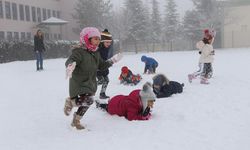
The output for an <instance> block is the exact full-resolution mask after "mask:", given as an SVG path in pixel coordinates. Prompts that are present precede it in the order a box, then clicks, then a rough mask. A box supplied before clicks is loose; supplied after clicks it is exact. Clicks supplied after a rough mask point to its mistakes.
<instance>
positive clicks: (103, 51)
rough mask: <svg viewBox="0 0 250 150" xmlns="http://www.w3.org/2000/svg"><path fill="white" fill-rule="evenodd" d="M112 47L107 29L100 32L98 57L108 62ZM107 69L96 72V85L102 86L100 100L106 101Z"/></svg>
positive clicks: (110, 36)
mask: <svg viewBox="0 0 250 150" xmlns="http://www.w3.org/2000/svg"><path fill="white" fill-rule="evenodd" d="M111 47H112V35H111V34H110V33H109V32H108V29H105V30H104V31H102V32H101V44H100V45H99V48H98V51H99V52H100V55H101V57H102V59H103V60H108V59H109V57H108V55H109V51H110V49H111ZM108 74H109V69H105V70H98V71H97V79H98V81H97V83H98V85H102V89H101V92H100V95H99V98H100V99H106V98H109V96H107V95H106V89H107V86H108V83H109V77H108Z"/></svg>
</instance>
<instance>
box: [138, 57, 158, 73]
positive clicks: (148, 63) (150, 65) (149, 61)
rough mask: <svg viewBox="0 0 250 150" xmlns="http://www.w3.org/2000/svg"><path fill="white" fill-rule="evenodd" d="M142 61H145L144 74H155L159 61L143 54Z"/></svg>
mask: <svg viewBox="0 0 250 150" xmlns="http://www.w3.org/2000/svg"><path fill="white" fill-rule="evenodd" d="M141 61H142V62H144V63H145V67H144V74H145V73H148V74H154V73H155V70H156V68H157V67H158V62H157V61H156V60H155V59H154V58H151V57H147V56H144V55H143V56H142V57H141Z"/></svg>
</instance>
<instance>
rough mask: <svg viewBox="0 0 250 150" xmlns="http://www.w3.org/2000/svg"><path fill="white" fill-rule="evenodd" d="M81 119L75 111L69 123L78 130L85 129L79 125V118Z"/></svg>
mask: <svg viewBox="0 0 250 150" xmlns="http://www.w3.org/2000/svg"><path fill="white" fill-rule="evenodd" d="M81 119H82V116H80V115H77V114H76V113H74V117H73V121H72V123H71V126H72V127H76V129H78V130H82V129H85V128H84V126H83V125H81V123H80V120H81Z"/></svg>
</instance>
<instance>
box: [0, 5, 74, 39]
mask: <svg viewBox="0 0 250 150" xmlns="http://www.w3.org/2000/svg"><path fill="white" fill-rule="evenodd" d="M76 2H77V0H0V40H3V39H5V40H26V39H33V35H34V34H35V33H36V31H37V29H38V28H41V29H42V30H43V31H44V33H45V39H49V40H58V39H63V40H78V38H79V34H76V33H74V32H73V30H72V29H73V28H76V27H77V23H76V21H75V20H74V19H73V18H72V14H73V13H74V6H75V5H76ZM50 17H56V18H60V19H62V20H66V21H68V23H67V24H66V25H60V26H58V25H57V26H55V25H54V26H49V25H45V26H41V25H40V23H41V22H42V21H44V20H47V19H48V18H50Z"/></svg>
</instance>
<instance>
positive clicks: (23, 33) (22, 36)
mask: <svg viewBox="0 0 250 150" xmlns="http://www.w3.org/2000/svg"><path fill="white" fill-rule="evenodd" d="M21 40H22V41H24V40H25V32H21Z"/></svg>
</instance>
